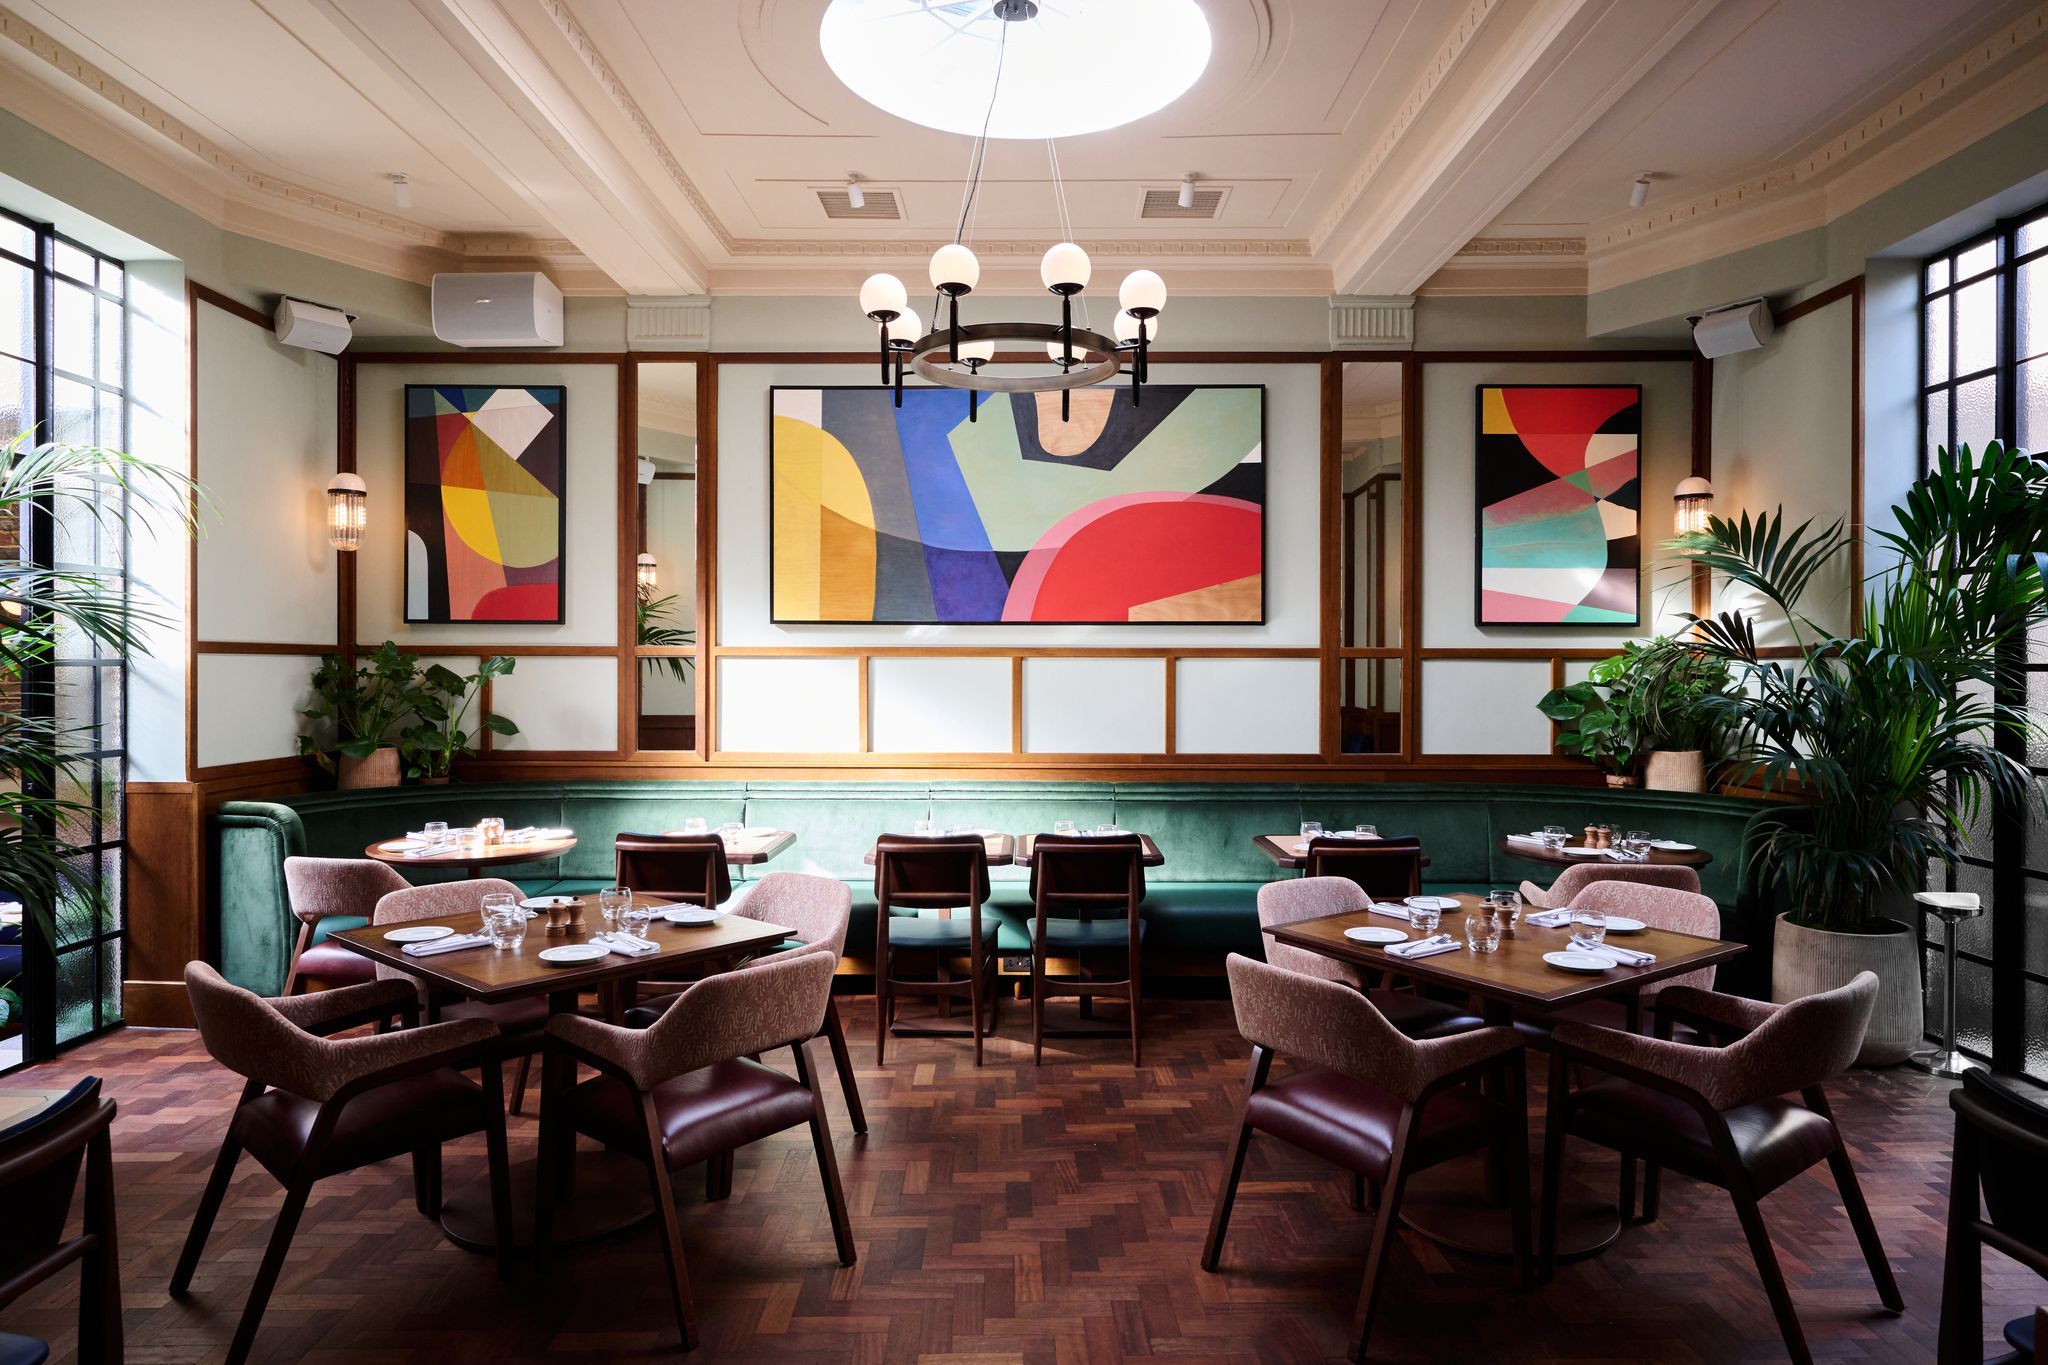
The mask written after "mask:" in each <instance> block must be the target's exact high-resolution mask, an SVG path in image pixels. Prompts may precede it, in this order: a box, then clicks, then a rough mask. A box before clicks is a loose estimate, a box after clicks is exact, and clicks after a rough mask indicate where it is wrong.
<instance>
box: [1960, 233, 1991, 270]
mask: <svg viewBox="0 0 2048 1365" xmlns="http://www.w3.org/2000/svg"><path fill="white" fill-rule="evenodd" d="M1997 264H1998V239H1997V238H1995V237H1994V238H1992V239H1991V240H1990V241H1988V242H1979V243H1978V244H1977V245H1975V246H1973V247H1971V248H1970V249H1969V250H1968V251H1965V252H1964V253H1963V254H1962V255H1960V256H1958V257H1956V278H1957V279H1959V280H1967V279H1969V278H1970V277H1971V276H1972V275H1981V274H1983V273H1984V272H1985V271H1987V270H1989V269H1990V268H1991V267H1992V266H1994V265H1997Z"/></svg>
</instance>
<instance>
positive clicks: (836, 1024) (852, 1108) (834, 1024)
mask: <svg viewBox="0 0 2048 1365" xmlns="http://www.w3.org/2000/svg"><path fill="white" fill-rule="evenodd" d="M825 1041H826V1042H827V1043H828V1044H830V1045H831V1048H832V1066H833V1069H834V1070H836V1071H837V1072H838V1073H839V1093H840V1094H841V1095H842V1096H844V1097H845V1100H846V1116H847V1118H848V1119H850V1120H852V1122H853V1131H854V1133H855V1134H856V1135H865V1134H866V1133H867V1131H868V1116H867V1111H866V1110H864V1109H863V1108H862V1107H861V1102H860V1084H859V1082H857V1081H856V1080H855V1079H854V1075H853V1053H852V1052H850V1051H849V1050H848V1049H847V1046H846V1025H845V1023H844V1022H842V1021H841V1020H840V1018H839V1002H838V1001H837V1000H835V999H834V998H833V997H831V996H829V995H828V996H826V997H825Z"/></svg>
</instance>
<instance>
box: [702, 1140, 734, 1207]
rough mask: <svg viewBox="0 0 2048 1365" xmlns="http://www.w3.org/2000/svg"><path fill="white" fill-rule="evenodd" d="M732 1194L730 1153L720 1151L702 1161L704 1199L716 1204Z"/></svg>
mask: <svg viewBox="0 0 2048 1365" xmlns="http://www.w3.org/2000/svg"><path fill="white" fill-rule="evenodd" d="M731 1195H732V1153H731V1152H720V1153H718V1154H717V1155H716V1156H714V1157H712V1158H711V1159H710V1160H708V1161H706V1162H705V1163H704V1199H705V1202H706V1203H711V1204H716V1203H717V1202H718V1201H719V1200H721V1199H727V1198H730V1197H731Z"/></svg>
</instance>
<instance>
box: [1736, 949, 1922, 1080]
mask: <svg viewBox="0 0 2048 1365" xmlns="http://www.w3.org/2000/svg"><path fill="white" fill-rule="evenodd" d="M1880 922H1881V923H1883V924H1885V925H1887V926H1889V927H1890V928H1891V929H1892V930H1894V932H1888V933H1882V934H1838V933H1835V932H1834V931H1833V930H1830V929H1808V928H1805V927H1804V926H1802V925H1797V924H1793V923H1792V922H1791V921H1789V920H1788V919H1786V918H1785V917H1784V916H1783V915H1780V916H1778V927H1777V933H1776V936H1775V938H1774V940H1773V943H1772V953H1771V999H1773V1000H1777V1001H1781V1002H1782V1001H1786V1000H1797V999H1798V998H1799V997H1801V996H1803V995H1814V994H1817V993H1818V992H1821V991H1831V990H1833V989H1835V988H1836V987H1837V986H1846V985H1848V984H1849V983H1850V982H1851V981H1853V980H1855V979H1856V974H1857V973H1858V972H1875V973H1876V974H1877V982H1878V985H1877V1005H1876V1007H1875V1008H1874V1009H1873V1010H1872V1011H1871V1014H1870V1029H1869V1031H1868V1032H1867V1033H1865V1034H1864V1035H1863V1050H1862V1051H1861V1052H1859V1053H1857V1054H1856V1063H1857V1065H1858V1066H1891V1065H1892V1064H1893V1063H1896V1062H1903V1061H1905V1060H1906V1057H1907V1056H1908V1055H1909V1054H1910V1053H1912V1052H1913V1050H1914V1049H1916V1048H1920V1047H1924V1046H1925V1045H1926V1044H1925V1043H1924V1042H1923V1041H1922V1039H1921V1035H1922V1034H1923V1033H1924V1032H1925V1031H1926V1023H1925V1020H1924V1018H1923V1002H1922V1000H1921V995H1920V964H1919V961H1918V954H1919V951H1920V948H1919V944H1918V943H1916V942H1915V941H1914V936H1913V934H1912V932H1911V931H1910V930H1908V929H1907V927H1906V926H1905V925H1903V924H1899V923H1898V922H1897V921H1895V920H1883V921H1880Z"/></svg>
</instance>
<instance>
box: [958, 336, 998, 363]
mask: <svg viewBox="0 0 2048 1365" xmlns="http://www.w3.org/2000/svg"><path fill="white" fill-rule="evenodd" d="M995 358H996V344H995V343H994V342H993V341H963V342H961V343H960V361H961V363H962V364H965V363H967V362H968V361H973V362H974V363H976V364H978V365H986V364H987V363H988V362H989V361H991V360H994V359H995Z"/></svg>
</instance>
